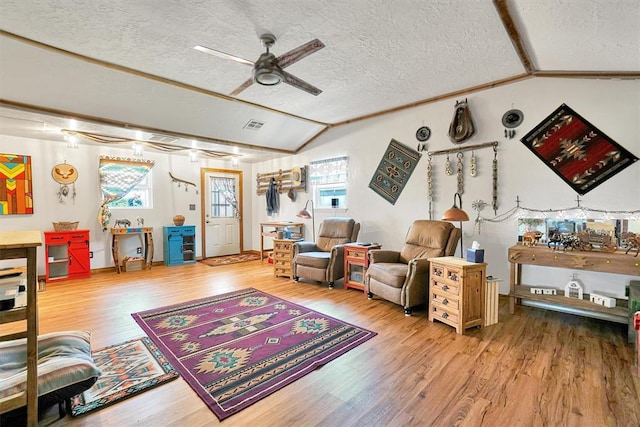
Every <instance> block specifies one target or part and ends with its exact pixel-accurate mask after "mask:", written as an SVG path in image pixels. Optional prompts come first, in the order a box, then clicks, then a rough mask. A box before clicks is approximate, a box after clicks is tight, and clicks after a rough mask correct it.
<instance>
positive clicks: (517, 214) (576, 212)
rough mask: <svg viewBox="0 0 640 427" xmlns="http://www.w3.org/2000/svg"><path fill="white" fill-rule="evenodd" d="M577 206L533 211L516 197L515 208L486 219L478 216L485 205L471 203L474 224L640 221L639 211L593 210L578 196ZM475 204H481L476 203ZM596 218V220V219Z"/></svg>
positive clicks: (533, 209)
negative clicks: (602, 220) (540, 221)
mask: <svg viewBox="0 0 640 427" xmlns="http://www.w3.org/2000/svg"><path fill="white" fill-rule="evenodd" d="M576 201H577V205H576V206H571V207H568V208H561V209H535V208H528V207H523V206H520V197H516V206H515V207H513V208H511V209H509V210H508V211H506V212H505V213H503V214H500V215H497V216H494V217H493V218H487V217H483V216H482V215H480V211H481V210H482V209H483V208H484V206H486V204H484V205H483V204H482V203H476V202H474V203H473V205H472V206H473V209H474V210H476V211H477V212H478V215H477V217H476V223H478V224H479V223H481V222H491V223H499V222H505V221H508V220H510V219H512V218H515V219H523V218H536V219H547V218H560V219H564V218H579V219H586V218H591V219H607V220H612V219H628V220H633V221H638V220H640V209H636V210H629V211H626V210H608V209H594V208H589V207H586V206H581V205H580V202H581V200H580V197H579V196H578V197H577V199H576ZM477 202H482V201H481V200H480V201H477ZM596 217H597V218H596Z"/></svg>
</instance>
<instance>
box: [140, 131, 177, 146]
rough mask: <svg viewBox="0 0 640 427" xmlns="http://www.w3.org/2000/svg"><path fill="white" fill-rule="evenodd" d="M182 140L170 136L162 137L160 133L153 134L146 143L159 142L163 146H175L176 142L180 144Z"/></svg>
mask: <svg viewBox="0 0 640 427" xmlns="http://www.w3.org/2000/svg"><path fill="white" fill-rule="evenodd" d="M179 140H180V138H176V137H174V136H168V135H161V134H158V133H152V134H151V135H150V136H149V137H148V138H147V139H146V141H149V142H159V143H162V144H174V143H176V142H178V141H179Z"/></svg>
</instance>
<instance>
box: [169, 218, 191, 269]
mask: <svg viewBox="0 0 640 427" xmlns="http://www.w3.org/2000/svg"><path fill="white" fill-rule="evenodd" d="M194 262H196V226H195V225H181V226H171V227H164V265H169V266H171V265H182V264H191V263H194Z"/></svg>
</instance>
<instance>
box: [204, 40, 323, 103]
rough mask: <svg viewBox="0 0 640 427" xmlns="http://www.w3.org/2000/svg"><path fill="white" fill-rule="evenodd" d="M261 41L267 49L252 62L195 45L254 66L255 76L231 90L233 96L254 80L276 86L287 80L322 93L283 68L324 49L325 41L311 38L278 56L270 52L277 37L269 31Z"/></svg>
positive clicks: (209, 52)
mask: <svg viewBox="0 0 640 427" xmlns="http://www.w3.org/2000/svg"><path fill="white" fill-rule="evenodd" d="M260 41H262V45H263V46H264V47H265V49H266V50H267V51H266V52H265V53H263V54H262V55H260V57H259V58H258V60H257V61H256V62H251V61H249V60H247V59H243V58H240V57H238V56H234V55H229V54H228V53H224V52H222V51H219V50H215V49H211V48H208V47H205V46H200V45H198V46H195V47H194V49H196V50H199V51H201V52H205V53H208V54H211V55H215V56H219V57H220V58H225V59H231V60H233V61H236V62H239V63H241V64H246V65H251V66H253V77H251V78H250V79H249V80H247V81H246V82H244V83H242V84H241V85H240V86H239V87H238V88H236V89H235V90H234V91H233V92H231V93H230V95H232V96H235V95H237V94H239V93H240V92H242V91H243V90H245V89H246V88H248V87H249V86H251V85H252V84H253V83H254V82H256V83H258V84H261V85H264V86H274V85H277V84H279V83H281V82H285V83H287V84H289V85H291V86H293V87H296V88H298V89H302V90H304V91H306V92H308V93H310V94H311V95H316V96H317V95H320V94H321V93H322V91H321V90H320V89H318V88H317V87H315V86H313V85H310V84H309V83H307V82H305V81H304V80H302V79H299V78H297V77H295V76H294V75H292V74H289V73H287V72H286V71H284V70H283V68H287V67H288V66H289V65H291V64H294V63H296V62H298V61H299V60H301V59H302V58H305V57H307V56H309V55H311V54H312V53H314V52H315V51H317V50H320V49H322V48H323V47H324V43H322V42H321V41H320V40H318V39H315V40H311V41H310V42H308V43H305V44H303V45H302V46H298V47H296V48H295V49H292V50H290V51H289V52H287V53H285V54H283V55H280V56H278V57H277V58H276V56H275V55H274V54H273V53H271V52H269V49H271V48H272V47H273V45H274V44H275V42H276V37H275V36H274V35H273V34H268V33H267V34H263V35H261V36H260Z"/></svg>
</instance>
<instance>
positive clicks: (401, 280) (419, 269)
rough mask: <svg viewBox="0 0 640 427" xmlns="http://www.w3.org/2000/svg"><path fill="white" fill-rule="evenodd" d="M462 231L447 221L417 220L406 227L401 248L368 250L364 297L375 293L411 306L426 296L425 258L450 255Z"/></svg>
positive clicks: (408, 307)
mask: <svg viewBox="0 0 640 427" xmlns="http://www.w3.org/2000/svg"><path fill="white" fill-rule="evenodd" d="M461 235H462V231H461V230H460V229H459V228H456V227H454V226H453V224H451V223H450V222H446V221H432V220H417V221H415V222H414V223H413V225H411V227H410V228H409V232H408V233H407V237H406V239H405V244H404V247H403V248H402V250H401V251H399V252H398V251H391V250H385V249H374V250H371V251H369V269H368V270H367V274H366V276H365V289H366V292H367V297H368V298H369V299H372V298H373V296H374V295H378V296H380V297H382V298H384V299H386V300H389V301H391V302H393V303H396V304H400V305H401V306H403V307H404V313H405V315H407V316H411V308H412V307H415V306H417V305H419V304H424V303H426V302H427V301H428V299H429V261H428V260H427V258H434V257H441V256H452V255H453V254H454V252H455V250H456V246H457V245H458V240H460V236H461Z"/></svg>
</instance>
